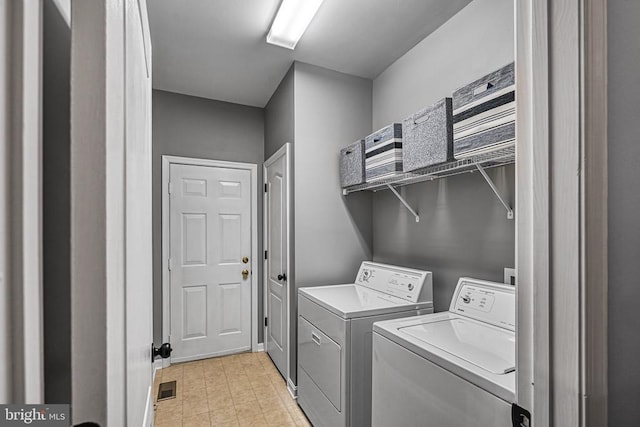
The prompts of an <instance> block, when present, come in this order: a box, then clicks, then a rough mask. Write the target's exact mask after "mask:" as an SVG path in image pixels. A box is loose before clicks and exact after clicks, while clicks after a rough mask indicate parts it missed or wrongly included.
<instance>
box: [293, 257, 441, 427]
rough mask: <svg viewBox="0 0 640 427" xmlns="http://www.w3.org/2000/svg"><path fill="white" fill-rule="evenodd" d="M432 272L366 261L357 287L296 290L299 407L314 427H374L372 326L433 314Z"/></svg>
mask: <svg viewBox="0 0 640 427" xmlns="http://www.w3.org/2000/svg"><path fill="white" fill-rule="evenodd" d="M432 295H433V291H432V275H431V272H428V271H420V270H414V269H410V268H403V267H397V266H391V265H384V264H378V263H373V262H367V261H365V262H363V263H362V264H361V266H360V270H359V271H358V275H357V276H356V280H355V283H352V284H346V285H330V286H316V287H307V288H300V289H298V403H299V405H300V407H301V408H302V409H303V410H304V412H305V413H306V415H307V417H308V418H309V420H310V421H311V422H312V423H313V425H314V426H316V427H318V426H331V427H340V426H370V425H371V345H372V344H371V340H372V334H373V328H372V325H373V323H374V322H375V321H378V320H387V319H394V318H398V317H407V316H416V315H420V314H426V313H432V312H433V302H432V300H433V297H432Z"/></svg>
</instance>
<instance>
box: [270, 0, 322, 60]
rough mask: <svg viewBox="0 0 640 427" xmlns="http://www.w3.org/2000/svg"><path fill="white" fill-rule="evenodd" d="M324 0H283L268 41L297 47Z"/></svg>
mask: <svg viewBox="0 0 640 427" xmlns="http://www.w3.org/2000/svg"><path fill="white" fill-rule="evenodd" d="M322 2H323V0H282V3H281V4H280V9H278V13H277V14H276V19H274V20H273V24H271V30H269V34H267V43H271V44H274V45H276V46H281V47H286V48H287V49H291V50H293V49H295V48H296V45H297V44H298V41H299V40H300V37H302V35H303V34H304V32H305V31H306V29H307V27H308V26H309V24H310V23H311V20H312V19H313V17H314V16H315V15H316V12H317V11H318V9H319V8H320V5H321V4H322Z"/></svg>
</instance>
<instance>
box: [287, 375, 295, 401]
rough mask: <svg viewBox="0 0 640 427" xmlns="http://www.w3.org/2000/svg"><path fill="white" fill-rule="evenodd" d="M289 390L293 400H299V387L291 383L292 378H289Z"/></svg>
mask: <svg viewBox="0 0 640 427" xmlns="http://www.w3.org/2000/svg"><path fill="white" fill-rule="evenodd" d="M287 390H289V394H290V395H291V397H292V398H294V399H297V398H298V386H296V385H295V384H294V383H293V381H291V378H287Z"/></svg>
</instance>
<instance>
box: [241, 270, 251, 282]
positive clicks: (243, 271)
mask: <svg viewBox="0 0 640 427" xmlns="http://www.w3.org/2000/svg"><path fill="white" fill-rule="evenodd" d="M247 277H249V270H242V278H243V279H245V280H247Z"/></svg>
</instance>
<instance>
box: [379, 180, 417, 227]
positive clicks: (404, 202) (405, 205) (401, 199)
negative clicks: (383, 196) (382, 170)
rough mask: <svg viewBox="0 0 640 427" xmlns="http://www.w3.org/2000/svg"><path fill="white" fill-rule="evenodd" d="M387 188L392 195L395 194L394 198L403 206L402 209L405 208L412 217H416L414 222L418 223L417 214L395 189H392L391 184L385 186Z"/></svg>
mask: <svg viewBox="0 0 640 427" xmlns="http://www.w3.org/2000/svg"><path fill="white" fill-rule="evenodd" d="M387 187H388V188H389V190H391V192H392V193H393V194H395V196H396V197H397V198H398V200H400V202H401V203H402V204H403V205H404V207H405V208H407V210H408V211H409V212H411V214H412V215H413V216H415V217H416V222H420V215H418V213H417V212H416V211H415V210H413V208H412V207H411V206H409V203H407V201H406V200H405V199H404V198H403V197H402V196H401V195H400V193H398V191H397V190H396V189H395V188H393V186H392V185H391V184H387Z"/></svg>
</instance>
